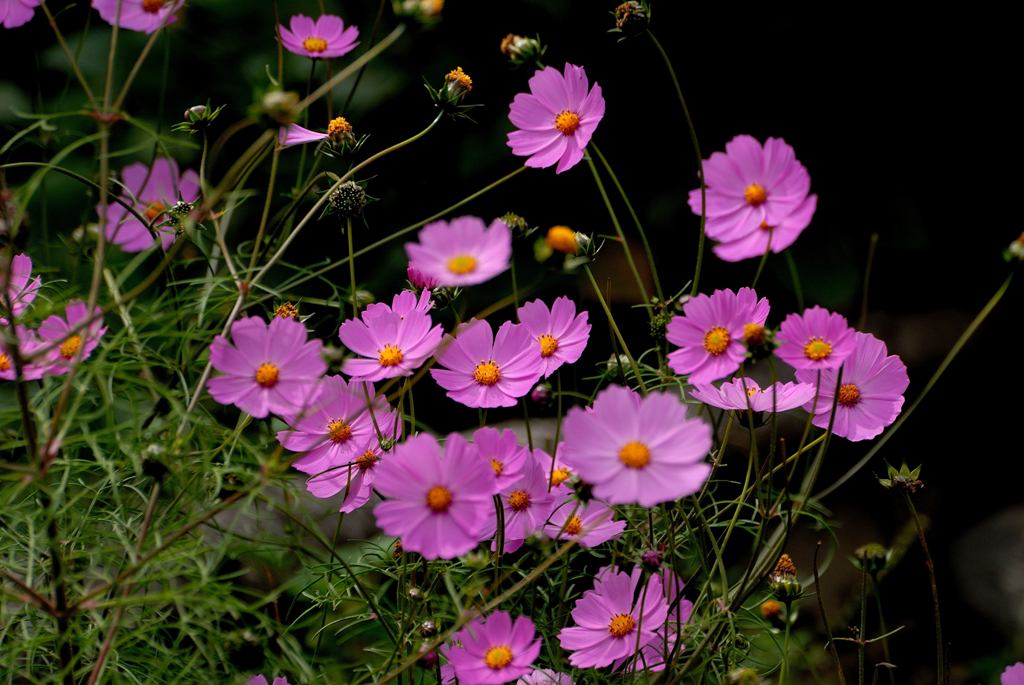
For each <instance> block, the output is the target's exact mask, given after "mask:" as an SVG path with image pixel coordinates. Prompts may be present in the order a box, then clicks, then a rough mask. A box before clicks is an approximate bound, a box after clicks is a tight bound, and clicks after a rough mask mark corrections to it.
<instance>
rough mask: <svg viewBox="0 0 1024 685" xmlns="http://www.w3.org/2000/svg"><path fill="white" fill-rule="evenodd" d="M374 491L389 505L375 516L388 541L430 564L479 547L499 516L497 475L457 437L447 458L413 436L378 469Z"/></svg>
mask: <svg viewBox="0 0 1024 685" xmlns="http://www.w3.org/2000/svg"><path fill="white" fill-rule="evenodd" d="M374 487H375V488H376V490H377V492H379V493H380V494H381V495H383V496H384V497H386V498H388V499H387V501H385V502H382V503H380V504H378V505H377V506H376V507H375V508H374V510H373V513H374V515H375V516H376V517H377V525H378V526H379V527H380V528H381V530H383V531H384V532H385V533H387V534H388V535H395V536H398V537H401V539H402V547H403V548H404V549H407V550H409V551H411V552H419V553H420V554H421V555H423V557H424V558H426V559H454V558H455V557H457V556H460V555H462V554H465V553H466V552H468V551H469V550H471V549H473V548H474V547H476V545H477V542H478V541H479V540H481V539H482V537H483V533H484V532H485V531H486V529H487V527H488V526H493V525H494V524H493V523H492V522H491V519H492V517H493V516H494V508H493V503H492V501H491V495H492V494H494V472H493V471H491V469H490V468H488V467H487V464H485V463H484V462H483V461H482V460H481V459H480V457H479V456H478V455H477V454H476V449H475V448H474V447H473V446H472V445H470V444H469V443H467V442H466V440H465V439H464V438H462V437H461V436H460V435H458V434H457V433H452V434H451V435H449V436H448V438H447V439H446V440H445V445H444V457H443V458H442V457H441V448H440V447H439V446H438V444H437V440H436V439H435V438H434V437H433V436H430V435H426V434H420V435H416V436H413V437H411V438H409V439H408V440H406V441H405V442H403V443H401V444H399V445H398V446H397V447H395V449H394V451H393V452H392V453H391V454H390V455H389V456H388V458H387V459H385V460H383V461H381V463H380V465H379V466H377V473H376V475H375V479H374Z"/></svg>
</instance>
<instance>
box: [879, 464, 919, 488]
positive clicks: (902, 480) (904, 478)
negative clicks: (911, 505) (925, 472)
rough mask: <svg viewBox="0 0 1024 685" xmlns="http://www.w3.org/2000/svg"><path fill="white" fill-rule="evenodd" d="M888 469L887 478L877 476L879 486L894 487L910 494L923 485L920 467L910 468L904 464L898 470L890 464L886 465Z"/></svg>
mask: <svg viewBox="0 0 1024 685" xmlns="http://www.w3.org/2000/svg"><path fill="white" fill-rule="evenodd" d="M886 468H887V469H888V476H889V477H888V478H879V479H878V482H879V483H880V484H881V486H882V487H883V488H885V489H887V490H889V489H892V488H895V489H897V490H906V491H907V492H909V493H910V494H914V493H915V492H917V491H918V490H920V489H921V488H923V487H924V483H923V482H922V481H921V480H920V478H919V476H920V475H921V467H920V466H918V467H917V468H914V469H912V468H910V467H909V466H907V465H906V464H903V465H902V466H900V468H899V470H896V469H894V468H893V467H892V466H888V465H886Z"/></svg>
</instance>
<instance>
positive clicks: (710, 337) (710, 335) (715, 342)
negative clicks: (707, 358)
mask: <svg viewBox="0 0 1024 685" xmlns="http://www.w3.org/2000/svg"><path fill="white" fill-rule="evenodd" d="M728 348H729V331H727V330H725V329H724V328H722V327H721V326H715V327H714V328H712V329H711V330H710V331H708V332H707V333H705V334H704V349H705V350H707V351H708V352H710V353H711V354H713V355H715V356H716V357H717V356H718V355H720V354H722V353H723V352H725V351H726V350H727V349H728Z"/></svg>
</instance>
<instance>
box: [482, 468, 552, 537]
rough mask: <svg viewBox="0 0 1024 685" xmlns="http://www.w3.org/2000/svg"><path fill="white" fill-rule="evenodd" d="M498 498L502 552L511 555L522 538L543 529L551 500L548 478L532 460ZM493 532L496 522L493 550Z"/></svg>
mask: <svg viewBox="0 0 1024 685" xmlns="http://www.w3.org/2000/svg"><path fill="white" fill-rule="evenodd" d="M500 498H501V503H502V506H503V507H504V510H505V512H504V518H505V537H504V549H505V551H506V552H514V551H516V550H517V549H519V547H520V546H522V544H523V542H524V541H525V540H526V538H528V537H530V536H531V535H533V534H534V533H536V532H538V531H540V529H541V528H542V527H543V526H544V522H545V521H547V519H548V515H549V514H550V513H551V508H552V506H553V505H554V502H555V498H554V495H552V494H551V493H550V492H548V479H547V476H546V474H545V473H544V469H543V468H541V466H540V464H538V463H537V462H536V461H535V460H532V459H531V460H529V461H527V462H526V463H525V464H524V465H523V470H522V472H521V473H520V475H519V478H518V479H516V480H515V481H514V482H513V483H512V484H511V485H508V486H506V487H505V488H504V489H503V490H502V491H501V494H500ZM496 530H497V520H495V533H494V542H493V543H492V544H491V549H496V548H497V544H498V537H497V532H496ZM485 537H490V536H489V535H485Z"/></svg>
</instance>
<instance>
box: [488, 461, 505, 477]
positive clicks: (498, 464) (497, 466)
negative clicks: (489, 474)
mask: <svg viewBox="0 0 1024 685" xmlns="http://www.w3.org/2000/svg"><path fill="white" fill-rule="evenodd" d="M491 469H493V470H494V475H496V476H500V475H501V472H502V471H504V470H505V463H504V462H502V461H499V460H497V459H491Z"/></svg>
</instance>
